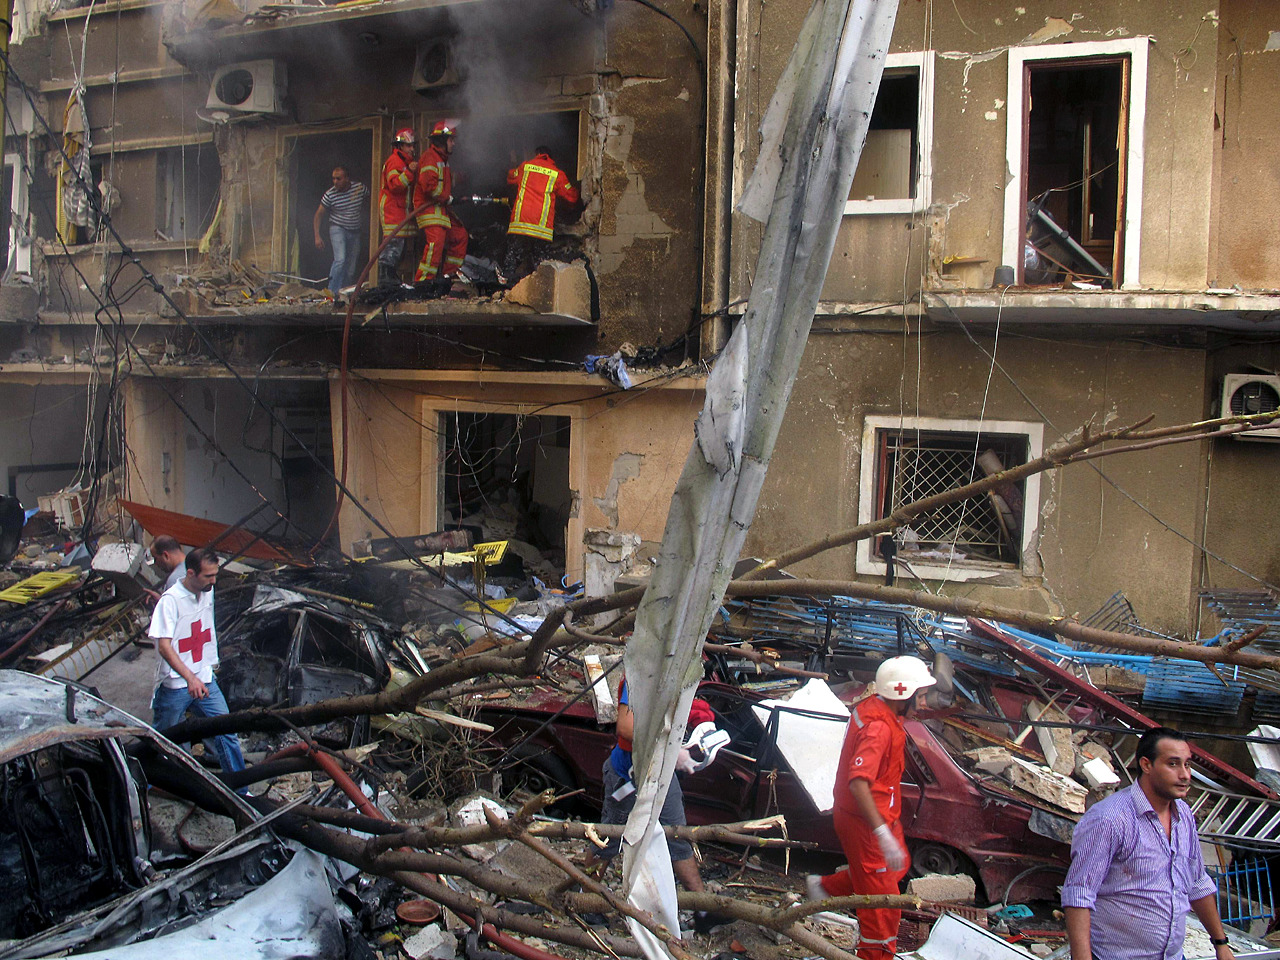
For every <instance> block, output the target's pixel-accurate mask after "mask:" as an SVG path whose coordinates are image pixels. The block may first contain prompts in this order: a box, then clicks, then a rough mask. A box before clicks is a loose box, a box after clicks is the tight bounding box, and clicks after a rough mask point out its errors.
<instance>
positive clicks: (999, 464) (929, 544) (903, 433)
mask: <svg viewBox="0 0 1280 960" xmlns="http://www.w3.org/2000/svg"><path fill="white" fill-rule="evenodd" d="M1041 438H1042V428H1041V427H1040V425H1039V424H1032V423H1023V422H1011V421H986V422H983V423H979V422H977V421H955V420H938V419H931V418H923V417H882V416H869V417H867V424H866V427H865V429H864V431H863V448H862V449H863V462H862V477H861V484H860V490H861V494H860V497H861V499H860V502H859V522H861V523H865V522H870V521H873V520H878V519H881V518H883V517H886V516H889V515H891V514H892V513H893V512H894V511H895V510H898V509H899V508H900V507H903V506H906V505H908V504H914V503H917V502H919V501H921V500H925V499H927V498H929V497H934V496H937V495H938V494H944V493H946V492H947V491H950V490H954V489H956V488H958V487H963V486H965V485H966V484H969V483H972V482H974V481H976V480H981V479H982V478H983V477H986V476H989V475H992V474H995V473H999V472H1000V471H1002V470H1005V469H1008V468H1010V467H1015V466H1018V465H1020V464H1023V463H1026V462H1027V461H1028V460H1029V459H1032V458H1033V457H1036V456H1039V454H1040V446H1041ZM1038 504H1039V480H1038V478H1037V477H1032V478H1028V479H1027V480H1025V481H1022V482H1018V483H1005V484H1001V485H999V486H997V487H996V488H994V489H991V490H988V491H986V492H983V493H980V494H978V495H977V496H974V497H970V498H967V499H964V500H957V501H953V502H949V503H944V504H941V505H939V506H937V507H935V508H934V509H931V510H929V511H927V512H925V513H922V514H920V515H919V516H917V517H915V518H913V519H912V520H911V521H910V522H909V523H908V524H907V525H905V526H903V527H900V528H899V529H898V530H897V532H896V533H895V534H894V535H893V540H894V544H893V547H894V550H895V553H896V556H897V558H898V559H899V560H900V561H902V562H904V563H905V564H906V568H905V572H906V573H912V572H914V573H915V574H917V575H918V576H920V577H922V578H930V577H939V576H945V577H947V578H948V579H968V578H969V577H972V576H977V575H980V572H981V571H984V570H985V571H988V572H990V571H992V570H993V569H1000V568H1006V569H1016V568H1018V567H1020V566H1021V565H1022V561H1023V558H1024V555H1025V554H1026V551H1027V550H1028V548H1029V547H1030V536H1031V534H1032V533H1033V531H1034V526H1035V518H1036V516H1037V515H1038ZM884 552H885V543H884V538H883V537H882V538H877V539H876V540H874V541H871V542H864V543H863V544H861V545H860V546H859V553H858V572H860V573H873V572H882V571H883V570H884V566H885V564H884V560H883V559H882V557H883V553H884Z"/></svg>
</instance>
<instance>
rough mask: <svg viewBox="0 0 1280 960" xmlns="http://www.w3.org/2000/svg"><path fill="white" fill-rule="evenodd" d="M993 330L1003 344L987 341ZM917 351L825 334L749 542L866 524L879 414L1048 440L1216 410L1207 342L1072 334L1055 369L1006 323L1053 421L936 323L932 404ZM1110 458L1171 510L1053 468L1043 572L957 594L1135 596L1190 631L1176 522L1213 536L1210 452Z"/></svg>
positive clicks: (929, 342) (832, 568) (807, 568)
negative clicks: (1026, 427)
mask: <svg viewBox="0 0 1280 960" xmlns="http://www.w3.org/2000/svg"><path fill="white" fill-rule="evenodd" d="M979 340H980V342H983V343H984V345H985V346H986V347H987V348H988V349H990V347H991V338H990V337H989V336H988V335H982V336H980V337H979ZM903 348H904V341H903V339H902V337H901V335H897V334H854V335H843V336H841V335H830V336H817V335H815V336H814V337H813V338H811V340H810V343H809V347H808V351H807V353H806V357H805V365H804V368H803V370H802V373H801V376H800V379H799V380H798V381H797V383H796V387H795V391H794V393H793V394H792V399H791V405H790V407H789V408H788V411H787V419H786V423H785V425H784V427H783V430H782V433H781V435H780V437H779V440H778V447H777V450H776V452H775V454H774V459H773V464H772V466H771V468H770V472H769V479H768V481H767V483H766V485H765V489H764V493H763V495H762V498H761V503H760V509H759V512H758V514H757V517H756V521H755V523H754V524H753V526H752V529H751V533H750V536H749V538H748V541H747V548H746V549H747V552H749V553H751V554H753V555H758V556H766V557H767V556H770V555H773V554H775V553H777V552H778V551H780V550H785V549H789V548H791V547H793V546H798V545H801V544H804V543H809V542H813V541H815V540H818V539H820V538H821V537H823V536H825V535H827V534H829V533H831V532H832V531H835V530H839V529H845V528H848V527H852V526H854V525H856V523H857V522H858V482H859V471H860V467H861V463H862V459H863V458H864V457H866V456H868V455H869V454H870V451H864V450H862V449H861V444H862V429H863V422H864V418H865V416H866V415H867V414H871V413H877V414H888V415H898V414H902V415H905V416H914V415H919V416H924V417H941V418H947V419H977V418H978V417H979V416H980V415H981V416H984V417H985V419H987V420H997V419H999V420H1021V421H1032V422H1044V423H1045V435H1044V443H1045V446H1046V447H1048V446H1050V445H1051V444H1052V443H1053V442H1054V441H1055V440H1056V439H1059V438H1060V432H1066V433H1070V432H1072V431H1075V430H1078V429H1079V428H1080V427H1081V426H1082V425H1083V424H1085V423H1086V422H1089V421H1090V420H1092V422H1093V424H1094V425H1095V427H1100V426H1101V425H1103V424H1104V423H1107V424H1119V423H1126V422H1134V421H1137V420H1140V419H1142V418H1143V417H1145V416H1147V415H1148V414H1151V413H1154V414H1156V417H1157V422H1159V423H1180V422H1186V421H1191V420H1195V419H1198V418H1199V417H1200V416H1201V414H1202V411H1203V405H1204V389H1203V379H1204V373H1203V359H1202V355H1201V354H1200V353H1199V352H1198V351H1195V350H1175V349H1166V348H1160V347H1154V346H1147V345H1142V344H1130V343H1088V342H1059V343H1055V344H1054V345H1053V346H1052V351H1053V362H1052V363H1051V364H1046V357H1045V351H1046V349H1049V348H1048V347H1047V345H1046V344H1045V343H1044V342H1043V341H1040V340H1038V339H1024V338H1018V337H1013V336H1010V335H1008V334H1007V333H1006V334H1005V335H1004V336H1003V337H1002V338H1001V340H1000V344H999V348H998V358H999V360H1000V363H1001V365H1002V366H1003V367H1004V368H1005V369H1006V370H1007V371H1008V372H1009V373H1010V374H1011V375H1012V376H1013V378H1014V379H1015V380H1017V381H1018V383H1019V385H1020V386H1021V387H1022V389H1023V390H1025V391H1026V393H1027V395H1028V396H1029V397H1030V398H1031V400H1032V401H1034V403H1035V406H1036V407H1038V408H1039V409H1040V410H1041V411H1043V415H1044V419H1042V416H1041V414H1040V413H1039V412H1037V410H1036V409H1035V407H1032V406H1031V404H1030V403H1028V401H1027V400H1026V399H1024V397H1023V396H1022V395H1021V394H1020V393H1019V392H1018V391H1017V390H1016V389H1015V388H1014V387H1013V386H1011V385H1010V384H1009V382H1008V381H1007V380H1006V379H1004V378H1003V377H1002V376H1001V375H1000V373H999V371H996V372H995V375H994V376H993V377H992V379H991V385H990V390H989V392H987V388H986V380H987V374H988V371H989V369H990V363H989V361H988V360H987V359H986V358H985V357H983V356H982V354H981V353H980V352H979V351H978V350H977V349H976V348H974V347H973V345H972V344H970V343H969V341H968V340H967V339H966V338H964V337H963V336H960V335H956V334H954V333H951V332H942V331H933V332H929V333H927V335H926V336H925V337H924V339H923V341H922V342H921V343H920V348H921V353H920V366H919V371H920V376H919V384H918V386H919V407H918V408H917V406H916V396H917V393H916V391H917V366H916V353H915V349H916V342H915V341H914V340H912V341H911V342H910V343H909V349H910V353H909V355H908V356H907V358H906V361H905V362H904V356H903ZM984 393H985V394H986V406H985V411H984V408H983V398H984ZM1045 420H1047V421H1051V423H1052V426H1051V425H1050V423H1049V422H1045ZM1055 428H1056V430H1055ZM1059 431H1060V432H1059ZM1097 465H1098V466H1099V468H1100V469H1101V470H1103V471H1104V472H1105V473H1106V475H1107V476H1108V477H1110V478H1111V479H1112V480H1114V481H1115V482H1116V483H1117V484H1118V485H1119V486H1120V487H1123V488H1124V490H1125V491H1127V492H1128V493H1129V494H1131V495H1132V496H1133V498H1135V499H1136V500H1137V501H1139V502H1140V503H1142V504H1144V505H1145V506H1146V507H1148V508H1149V509H1150V510H1151V511H1152V512H1153V513H1154V514H1155V516H1156V517H1158V519H1155V518H1153V517H1152V516H1151V515H1150V514H1148V513H1146V512H1144V511H1143V510H1141V509H1140V508H1138V507H1137V506H1135V505H1134V504H1133V503H1132V502H1131V501H1129V500H1128V499H1127V498H1126V497H1125V496H1124V494H1122V493H1120V492H1119V491H1118V490H1117V489H1115V488H1114V487H1111V486H1110V485H1108V484H1107V483H1106V482H1105V481H1103V480H1102V479H1101V478H1100V477H1099V475H1098V474H1097V473H1096V472H1095V471H1093V470H1092V469H1090V467H1089V466H1087V465H1077V466H1073V467H1070V468H1067V469H1064V470H1060V471H1054V472H1052V473H1050V474H1047V475H1046V476H1045V477H1044V479H1043V481H1042V488H1041V502H1040V505H1039V517H1040V519H1039V526H1040V536H1039V544H1038V549H1037V551H1036V555H1035V556H1034V557H1032V558H1030V560H1029V561H1025V560H1024V567H1025V568H1029V570H1030V572H1031V574H1032V575H1030V576H1023V575H1020V574H1018V573H1015V572H1011V573H1010V574H1007V575H1004V576H1000V577H992V578H989V579H988V580H986V581H970V582H967V583H949V584H948V585H947V587H946V591H947V593H949V594H953V595H966V596H967V595H972V596H979V597H987V598H990V599H993V600H996V601H997V602H1000V603H1005V604H1009V605H1012V606H1026V607H1029V608H1033V609H1041V610H1056V611H1061V612H1066V613H1077V612H1078V613H1081V614H1083V615H1087V614H1089V613H1091V612H1092V611H1093V610H1095V609H1097V608H1098V607H1099V606H1100V605H1101V604H1102V603H1103V602H1104V601H1105V600H1106V599H1107V598H1108V597H1110V596H1111V594H1113V593H1115V592H1116V591H1123V592H1124V593H1125V594H1126V595H1127V596H1128V597H1129V599H1130V601H1131V602H1132V603H1133V605H1134V607H1135V608H1136V610H1137V612H1138V614H1139V616H1140V617H1141V618H1142V619H1143V620H1144V622H1147V623H1150V624H1152V625H1156V626H1158V627H1160V628H1164V629H1171V630H1179V631H1183V630H1186V629H1188V613H1189V607H1188V604H1189V598H1188V592H1187V585H1188V583H1191V582H1194V580H1195V578H1196V576H1197V568H1196V566H1195V559H1196V556H1195V554H1196V552H1195V550H1194V548H1193V547H1192V546H1191V545H1190V544H1188V543H1187V542H1186V541H1185V540H1182V539H1180V538H1179V537H1177V536H1176V535H1174V534H1172V533H1170V532H1168V530H1167V529H1166V528H1165V526H1164V524H1167V525H1168V526H1170V527H1172V528H1174V529H1176V530H1178V531H1180V532H1182V533H1185V534H1186V535H1187V536H1189V537H1191V538H1192V540H1194V539H1195V538H1196V536H1197V534H1198V530H1199V522H1200V513H1201V510H1202V505H1203V492H1202V491H1203V485H1202V483H1201V476H1200V471H1201V454H1200V451H1199V449H1198V447H1196V446H1195V445H1188V446H1174V447H1167V448H1162V449H1157V450H1153V451H1148V452H1145V453H1141V454H1129V455H1125V456H1121V457H1117V458H1115V459H1104V460H1101V461H1098V462H1097ZM1028 516H1031V506H1030V505H1029V506H1028ZM1029 522H1035V521H1034V520H1031V521H1029ZM1162 522H1163V523H1162ZM1037 567H1040V568H1042V569H1043V577H1041V576H1039V575H1036V568H1037ZM792 572H794V573H797V574H800V575H809V576H828V577H835V578H842V579H853V578H856V574H855V564H854V549H853V548H852V547H849V548H842V549H840V550H835V551H831V552H829V553H827V554H823V555H820V556H818V557H815V558H813V559H812V560H809V561H806V562H804V563H802V564H798V565H797V566H796V567H795V568H794V569H793V571H792ZM900 576H902V577H903V578H904V582H906V581H907V579H909V578H908V577H907V575H906V574H905V573H901V572H900Z"/></svg>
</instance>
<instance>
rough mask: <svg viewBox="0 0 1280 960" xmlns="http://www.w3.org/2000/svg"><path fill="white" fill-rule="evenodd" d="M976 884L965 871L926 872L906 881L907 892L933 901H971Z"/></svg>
mask: <svg viewBox="0 0 1280 960" xmlns="http://www.w3.org/2000/svg"><path fill="white" fill-rule="evenodd" d="M977 892H978V885H977V884H976V883H975V882H974V879H973V877H971V876H969V875H968V874H967V873H952V874H946V873H926V874H925V875H924V876H923V877H914V878H913V879H912V880H910V881H909V882H908V883H907V893H911V894H915V895H916V896H917V897H919V898H920V899H921V900H931V901H933V902H934V903H972V902H973V898H974V896H975V895H976V894H977Z"/></svg>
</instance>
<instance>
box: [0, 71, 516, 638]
mask: <svg viewBox="0 0 1280 960" xmlns="http://www.w3.org/2000/svg"><path fill="white" fill-rule="evenodd" d="M0 60H2V61H3V62H4V66H5V69H6V70H7V72H8V76H9V78H10V79H11V80H12V81H14V82H15V83H16V84H17V85H18V87H19V89H20V90H21V91H22V93H23V96H24V97H25V98H26V99H27V102H28V103H29V104H30V106H31V109H32V112H33V113H34V115H35V117H36V118H37V119H38V120H39V122H40V124H41V125H42V126H43V127H44V130H45V133H46V134H47V135H49V136H51V137H53V136H54V131H53V130H52V128H51V127H50V126H49V122H48V120H47V119H46V118H45V116H44V114H43V113H41V112H40V110H39V108H38V107H37V106H36V103H35V100H34V97H33V95H32V92H31V89H30V87H29V86H28V85H27V84H26V83H25V82H24V81H23V80H22V78H21V76H20V75H19V74H18V72H17V71H15V70H14V68H13V63H12V61H11V59H10V57H9V55H8V53H7V52H6V51H2V50H0ZM55 140H56V138H55ZM58 151H59V153H61V155H62V157H63V159H64V160H66V161H69V160H70V158H69V157H68V156H67V154H66V151H65V150H64V149H63V148H62V145H61V143H58ZM73 173H74V174H75V176H76V178H77V180H79V181H80V185H81V187H82V188H83V189H86V190H88V199H89V204H90V206H91V208H93V209H94V211H95V212H96V213H98V215H99V219H100V222H101V227H102V229H104V230H105V231H106V232H108V233H110V235H111V237H112V238H113V239H114V241H115V243H116V244H117V246H118V247H119V255H120V256H121V258H122V264H121V267H120V270H121V271H122V270H123V268H124V263H123V261H124V260H127V261H128V264H129V265H131V266H133V267H135V268H136V269H137V270H138V272H139V273H140V275H141V276H142V277H143V278H145V280H146V281H147V284H148V285H149V286H150V287H151V289H152V290H153V291H154V292H155V293H156V295H157V296H159V297H160V298H161V299H163V300H164V302H165V303H166V304H167V305H168V306H169V308H170V309H171V310H173V311H174V314H175V315H176V316H177V317H179V318H180V319H181V320H182V321H183V322H184V323H185V324H186V325H187V327H188V328H189V329H190V330H191V332H192V334H193V335H194V336H195V338H196V339H197V340H199V341H200V343H201V346H202V348H203V349H204V350H205V352H206V354H207V355H208V356H209V357H211V358H212V359H214V360H215V361H216V362H217V364H218V365H219V366H221V367H222V368H223V369H225V370H226V371H227V372H228V373H229V374H230V375H231V378H232V379H233V380H234V382H235V383H236V384H237V385H238V386H239V387H240V388H241V389H242V390H244V391H245V393H246V394H248V395H249V397H250V398H251V400H252V399H253V391H252V389H251V388H250V386H249V384H248V383H247V382H246V381H245V379H244V376H243V375H242V374H241V373H240V372H239V371H238V370H236V369H235V367H233V366H232V365H231V363H230V362H228V361H227V359H226V358H225V357H224V356H222V354H221V353H220V352H219V351H218V350H217V348H216V346H215V345H214V343H213V342H212V341H211V340H210V339H209V338H208V336H207V335H206V334H205V333H204V332H203V330H201V329H200V327H199V326H197V325H196V324H195V323H193V322H192V321H191V319H190V318H189V317H188V316H187V315H186V312H185V311H183V310H182V308H181V307H179V306H178V304H177V303H176V302H175V301H174V299H173V298H172V296H170V294H169V292H168V291H167V290H166V289H165V287H164V285H163V284H162V283H161V282H160V281H159V279H158V278H157V277H156V276H155V275H154V274H153V273H152V272H151V271H150V270H149V269H148V268H147V267H146V265H144V264H143V263H142V262H141V261H140V260H139V259H138V257H137V255H136V254H135V253H134V251H133V250H132V248H131V247H129V245H128V244H127V243H126V242H125V240H124V238H123V237H121V236H120V233H119V231H118V230H117V229H116V227H115V225H114V223H112V221H111V217H110V215H109V214H107V213H106V212H105V211H102V209H101V206H100V204H99V203H98V198H97V196H96V194H95V193H94V192H93V191H92V190H89V187H90V185H89V184H87V183H86V182H85V181H84V178H83V176H81V174H80V173H79V171H73ZM384 242H385V241H384ZM74 269H76V271H77V273H79V269H78V268H74ZM368 270H369V267H368V266H366V267H365V271H364V274H365V275H367V274H368ZM81 276H82V278H83V274H81ZM362 279H363V278H362ZM95 299H98V298H97V297H96V296H95ZM99 302H101V301H99ZM104 308H105V304H104ZM128 346H129V347H130V348H132V349H133V353H134V354H135V355H137V356H138V357H139V358H141V359H142V360H143V363H144V365H146V366H147V367H148V369H149V370H151V369H152V368H151V365H150V362H149V361H148V360H147V359H146V358H145V357H144V356H142V354H141V353H140V352H139V351H138V350H137V348H136V347H133V345H132V344H131V343H130V344H128ZM115 366H116V368H117V369H118V367H119V363H117V364H116V365H115ZM166 392H168V391H167V390H166ZM263 409H264V410H265V411H266V413H267V415H268V417H270V419H271V420H272V421H274V422H275V423H276V425H277V426H278V427H279V428H280V430H281V432H283V433H284V434H285V435H286V436H287V437H289V439H290V440H292V441H293V442H294V443H295V444H297V445H298V447H299V448H300V449H302V450H305V451H306V453H307V455H308V456H309V457H310V458H311V459H312V460H313V461H314V462H315V463H316V464H317V466H319V467H320V469H321V470H325V471H326V472H328V473H329V475H330V476H331V477H332V478H333V480H334V482H335V484H336V485H337V487H338V490H339V492H340V494H341V495H342V496H343V497H345V498H346V499H348V500H350V501H351V503H352V504H353V505H354V506H355V507H356V509H357V510H358V511H359V512H360V513H361V514H363V515H364V517H365V519H367V520H368V521H369V522H370V523H371V524H372V525H373V526H374V527H375V528H376V529H377V530H379V531H380V532H381V533H383V534H384V535H385V536H386V537H388V538H389V539H391V540H393V542H395V543H396V545H397V547H399V548H400V549H401V552H402V553H403V554H404V557H405V559H407V560H409V561H410V562H412V563H414V564H416V565H417V566H419V567H420V569H422V570H424V571H426V572H427V573H428V574H429V575H431V576H433V577H436V578H437V579H439V580H440V581H441V582H448V583H451V585H453V586H455V587H456V586H457V585H456V584H452V582H451V581H450V580H449V578H447V577H446V576H445V575H444V574H442V573H440V572H439V571H437V570H435V569H434V568H432V567H431V566H430V565H428V564H426V563H424V562H422V560H421V558H419V557H416V556H414V555H413V554H411V553H410V552H409V551H408V550H406V549H404V548H403V547H400V545H399V542H398V541H397V540H395V535H394V534H393V533H392V532H391V531H390V530H389V529H388V528H387V527H386V525H385V524H383V523H382V521H381V520H379V519H378V518H377V517H376V516H375V515H374V514H373V512H372V511H371V510H369V509H368V508H367V507H365V506H364V504H363V503H361V502H360V500H359V498H357V497H355V496H353V495H352V493H351V491H350V490H349V489H348V488H347V486H346V484H345V482H343V481H340V480H339V479H338V477H337V475H336V474H335V473H334V472H333V471H332V470H330V469H329V468H328V467H327V465H326V464H325V463H324V461H323V460H321V459H320V457H319V455H318V454H317V453H316V452H315V451H313V450H311V449H310V448H309V447H307V446H306V445H305V444H304V443H303V442H302V440H301V439H300V438H299V437H298V436H297V434H296V433H295V432H294V431H293V430H292V429H291V428H290V427H289V425H288V424H286V423H285V422H284V421H283V420H282V419H281V418H280V417H279V416H278V415H277V414H276V413H275V411H274V410H272V409H271V408H270V407H266V406H264V407H263ZM188 418H190V417H189V414H188ZM192 423H193V425H195V426H197V429H198V425H197V424H195V422H194V420H193V421H192ZM201 433H202V435H203V431H201ZM228 463H231V461H230V460H228ZM232 467H233V469H235V470H236V472H237V474H238V475H239V476H241V479H243V480H245V482H246V483H249V481H248V479H247V477H245V476H244V475H243V472H242V471H239V470H238V468H235V466H234V464H233V463H232ZM250 489H252V490H254V492H255V493H256V494H258V496H259V497H261V498H262V500H263V501H264V502H266V503H268V504H270V500H269V498H267V497H265V496H264V495H263V494H262V493H261V491H259V490H257V488H256V487H255V486H254V485H253V484H251V483H250ZM273 509H275V508H273ZM276 513H277V514H278V515H280V516H281V518H282V519H284V520H285V522H286V523H288V522H289V521H288V518H286V517H284V516H283V515H282V514H280V513H279V510H278V509H277V510H276ZM459 589H461V588H459ZM462 592H463V593H464V594H466V590H465V589H462ZM468 599H470V600H471V601H472V602H474V603H477V604H478V605H479V606H480V607H481V608H482V609H484V610H487V611H488V612H490V613H491V614H493V615H494V616H495V617H497V618H498V619H500V620H502V621H503V622H505V623H507V624H509V625H510V626H513V627H516V628H517V629H520V630H523V627H522V626H521V625H520V624H519V623H518V622H516V621H515V620H513V619H512V618H510V617H508V616H507V615H506V614H505V613H503V612H502V611H500V610H498V609H496V608H495V607H493V606H492V605H490V604H489V603H488V601H487V600H485V598H484V597H483V596H480V595H479V594H478V593H477V594H473V595H470V596H469V597H468Z"/></svg>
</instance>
